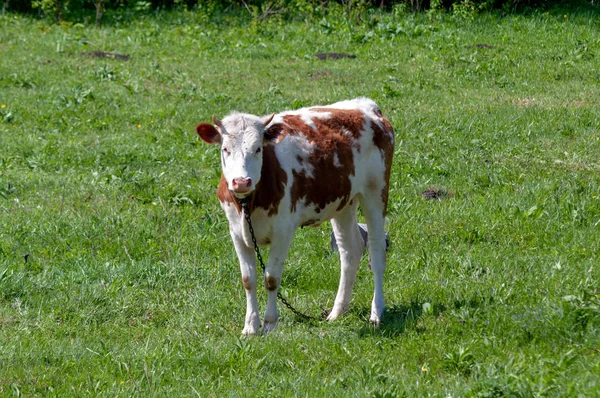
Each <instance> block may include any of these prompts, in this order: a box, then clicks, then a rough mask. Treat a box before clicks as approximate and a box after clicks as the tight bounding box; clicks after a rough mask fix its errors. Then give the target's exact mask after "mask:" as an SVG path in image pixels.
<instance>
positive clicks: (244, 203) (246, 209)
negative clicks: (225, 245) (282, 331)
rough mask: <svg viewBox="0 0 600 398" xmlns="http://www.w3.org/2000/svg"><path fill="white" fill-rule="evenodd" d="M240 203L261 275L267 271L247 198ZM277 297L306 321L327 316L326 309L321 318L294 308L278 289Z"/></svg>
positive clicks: (317, 319) (318, 319)
mask: <svg viewBox="0 0 600 398" xmlns="http://www.w3.org/2000/svg"><path fill="white" fill-rule="evenodd" d="M240 203H241V205H242V209H244V218H246V222H247V223H248V229H249V230H250V236H251V237H252V243H253V244H254V251H255V252H256V258H258V262H259V263H260V266H261V268H262V270H263V275H264V274H265V273H266V272H267V271H266V268H265V263H264V262H263V258H262V256H261V254H260V250H259V249H258V244H257V243H256V237H255V236H254V228H252V220H250V208H249V207H248V200H240ZM277 298H278V299H279V301H281V302H282V303H283V305H285V306H286V307H287V308H288V309H289V310H290V311H292V312H293V313H294V314H296V315H297V316H299V317H301V318H304V319H306V320H308V321H320V320H323V319H325V318H326V317H327V311H326V310H325V309H323V310H322V311H321V318H316V317H314V316H310V315H306V314H304V313H302V312H300V311H298V310H297V309H295V308H294V307H293V306H292V305H291V304H290V303H288V301H287V300H286V299H285V297H283V296H282V295H281V293H280V292H279V290H278V291H277Z"/></svg>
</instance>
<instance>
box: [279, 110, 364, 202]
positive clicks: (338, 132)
mask: <svg viewBox="0 0 600 398" xmlns="http://www.w3.org/2000/svg"><path fill="white" fill-rule="evenodd" d="M311 111H313V112H327V113H330V114H331V117H329V118H319V117H315V118H313V119H312V122H313V123H314V125H315V127H316V128H315V129H313V128H312V127H311V126H309V125H308V124H306V123H305V122H304V121H303V120H302V118H301V117H300V116H298V115H285V116H283V120H284V122H285V126H282V127H280V128H283V129H285V133H284V134H302V135H304V136H305V137H306V138H307V140H308V141H309V142H310V143H311V144H313V145H314V150H313V152H312V153H311V154H310V155H309V156H308V157H307V158H306V159H303V161H307V162H309V163H310V165H311V166H312V167H313V168H314V170H313V177H309V176H308V175H307V173H306V172H305V171H304V170H299V171H296V170H293V171H292V175H293V176H294V181H293V184H292V188H291V211H295V210H296V206H297V203H298V201H299V200H300V199H301V198H305V201H306V204H307V205H310V204H313V205H315V207H316V210H317V211H318V210H320V209H324V208H325V206H327V205H328V204H329V203H332V202H335V201H336V200H340V204H339V209H341V208H343V207H344V206H346V204H347V203H348V201H349V199H350V192H351V188H352V186H351V183H350V176H351V175H354V173H355V169H354V155H353V154H352V148H357V149H359V145H358V138H360V136H361V132H362V129H363V127H364V123H365V117H364V116H363V114H362V112H361V111H360V110H346V109H330V108H311ZM348 133H349V134H348ZM336 156H337V164H339V167H336V162H335V161H334V160H335V157H336ZM323 181H328V182H329V181H336V183H335V184H330V183H326V184H324V183H323Z"/></svg>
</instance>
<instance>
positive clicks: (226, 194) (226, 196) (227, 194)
mask: <svg viewBox="0 0 600 398" xmlns="http://www.w3.org/2000/svg"><path fill="white" fill-rule="evenodd" d="M217 198H219V201H220V202H221V203H225V202H227V203H229V204H231V203H233V204H234V205H235V207H236V209H237V211H238V213H241V212H242V206H240V202H238V200H237V198H236V197H235V195H234V194H233V192H231V191H230V190H229V187H228V186H227V180H225V176H224V175H223V173H221V181H219V186H218V187H217Z"/></svg>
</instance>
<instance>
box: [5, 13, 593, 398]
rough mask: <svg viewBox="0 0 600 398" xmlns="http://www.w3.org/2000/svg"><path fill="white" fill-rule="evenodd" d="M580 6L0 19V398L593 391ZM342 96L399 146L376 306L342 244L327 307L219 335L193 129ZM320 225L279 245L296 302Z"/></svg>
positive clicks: (212, 159)
mask: <svg viewBox="0 0 600 398" xmlns="http://www.w3.org/2000/svg"><path fill="white" fill-rule="evenodd" d="M597 11H598V9H597V6H596V8H595V9H594V8H589V9H587V10H579V11H574V10H571V11H564V10H557V11H549V12H545V13H543V12H538V13H532V14H515V15H512V14H508V15H500V14H498V15H495V14H492V15H485V14H484V15H480V16H476V17H475V18H470V17H469V16H468V15H466V16H463V17H462V18H461V16H460V15H454V16H451V15H443V14H438V13H431V14H427V13H422V14H411V13H404V12H401V10H396V12H388V13H383V12H379V11H377V12H367V13H365V14H363V15H362V16H361V17H360V23H358V22H357V21H358V18H350V19H348V18H347V15H344V13H343V12H341V11H339V12H333V13H332V14H331V15H329V16H325V17H322V18H321V17H318V18H307V20H306V21H301V20H298V21H292V22H289V21H283V20H281V19H277V18H273V19H270V20H266V21H263V20H252V19H250V18H249V17H247V16H242V15H232V16H229V15H227V14H215V15H212V16H211V15H210V14H207V13H203V12H192V11H177V12H162V13H156V14H140V15H137V16H135V17H128V18H120V17H119V16H118V15H117V16H113V17H112V19H108V20H107V21H108V22H107V23H106V24H105V25H103V26H102V27H101V28H99V29H96V28H94V27H93V26H91V25H85V24H79V23H68V24H67V23H63V24H52V23H48V22H45V21H41V20H36V19H33V18H29V17H24V16H20V15H16V14H6V15H2V16H0V107H1V108H0V396H98V395H100V396H144V397H147V396H200V397H206V396H267V395H274V396H285V397H287V396H309V397H316V396H365V397H366V396H370V397H398V396H404V397H415V396H439V397H446V396H454V397H461V396H469V397H512V396H514V397H546V396H565V397H567V396H568V397H576V396H580V397H593V396H600V272H599V269H598V264H599V260H600V253H599V251H598V250H599V247H600V68H598V65H599V62H600V36H599V34H598V32H600V18H599V15H598V12H597ZM349 21H352V22H349ZM100 51H103V52H110V53H116V54H122V55H127V56H128V57H129V58H128V59H115V58H102V57H98V55H99V54H95V55H94V52H100ZM330 51H336V52H346V53H351V54H354V55H356V58H354V59H339V60H325V61H322V60H319V59H318V58H317V57H315V55H314V54H315V53H318V52H330ZM357 96H368V97H371V98H372V99H374V100H375V101H376V102H377V103H378V104H379V105H380V107H381V109H382V111H383V113H384V115H386V116H387V117H388V118H389V119H390V121H391V122H392V125H393V126H394V128H395V131H396V137H397V145H396V151H395V158H394V166H393V170H392V183H391V192H390V203H389V214H388V220H389V223H388V225H387V228H388V230H389V233H390V235H391V239H392V246H391V248H390V251H389V253H388V268H387V272H386V280H385V284H384V288H385V295H386V305H387V310H386V314H385V318H384V323H383V325H382V326H381V327H380V328H378V329H374V328H372V327H371V326H370V325H369V323H368V317H369V309H370V301H371V298H372V276H371V273H370V271H369V270H368V268H367V266H366V265H367V264H366V260H364V259H363V262H362V265H361V269H360V270H359V274H358V279H357V282H356V286H355V289H354V296H353V301H352V304H351V308H350V311H349V313H348V314H347V315H345V316H344V317H343V318H342V319H341V320H340V321H338V322H335V323H316V324H311V323H307V322H305V321H303V320H302V319H298V318H296V317H295V316H294V315H293V314H291V313H290V312H289V311H288V310H287V309H285V308H283V306H281V305H280V306H279V308H280V318H281V319H280V324H279V327H278V329H277V330H276V331H275V332H273V333H271V334H270V335H267V336H260V337H253V338H241V336H240V334H241V330H242V328H243V322H244V314H245V294H244V290H243V287H242V284H241V280H240V274H239V267H238V263H237V259H236V256H235V252H234V250H233V246H232V244H231V241H230V238H229V234H228V229H227V222H226V219H225V216H224V214H223V213H222V211H221V209H220V207H219V204H218V201H217V199H216V196H215V189H216V186H217V183H218V180H219V176H220V163H219V154H218V150H217V148H216V147H212V146H208V145H205V144H203V143H201V142H200V140H199V139H198V138H197V136H196V135H195V132H194V127H195V125H196V124H197V123H199V122H201V121H209V120H210V117H211V115H213V114H215V115H216V116H217V117H223V116H224V115H226V114H227V113H229V112H230V111H231V110H240V111H246V112H251V113H255V114H261V115H262V114H267V113H271V112H277V111H281V110H284V109H290V108H298V107H301V106H306V105H317V104H324V103H330V102H334V101H338V100H342V99H349V98H353V97H357ZM330 231H331V228H330V226H328V225H324V226H323V227H321V228H319V229H312V228H306V229H302V230H298V232H297V234H296V238H295V240H294V242H293V244H292V247H291V250H290V254H289V258H288V261H287V263H286V267H285V270H284V276H283V294H284V295H285V296H286V297H287V298H288V299H289V300H290V301H291V302H292V303H294V304H295V305H296V306H297V307H298V308H299V309H301V310H303V311H305V312H309V313H313V314H318V313H320V308H321V307H331V306H332V304H333V300H334V296H335V292H336V289H337V284H338V278H339V259H338V258H337V256H336V255H335V254H332V253H330V250H329V242H328V239H329V233H330ZM264 253H265V255H268V250H266V251H265V252H264ZM259 300H260V302H261V311H264V306H265V302H266V293H265V291H264V289H263V288H262V287H260V289H259Z"/></svg>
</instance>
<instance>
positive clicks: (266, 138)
mask: <svg viewBox="0 0 600 398" xmlns="http://www.w3.org/2000/svg"><path fill="white" fill-rule="evenodd" d="M273 117H275V114H274V113H273V114H271V115H269V116H265V117H264V118H263V120H262V122H263V126H264V127H265V133H264V135H263V142H264V143H265V144H268V143H272V142H275V141H276V140H277V138H278V137H279V136H280V135H281V132H282V125H281V123H273V124H272V125H271V126H270V127H269V128H267V126H268V125H269V123H271V121H272V120H273Z"/></svg>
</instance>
